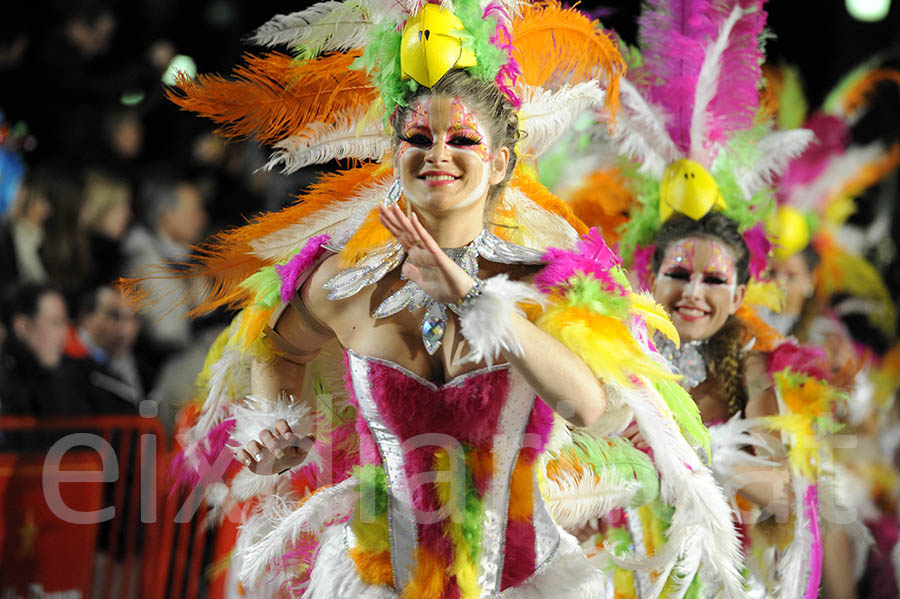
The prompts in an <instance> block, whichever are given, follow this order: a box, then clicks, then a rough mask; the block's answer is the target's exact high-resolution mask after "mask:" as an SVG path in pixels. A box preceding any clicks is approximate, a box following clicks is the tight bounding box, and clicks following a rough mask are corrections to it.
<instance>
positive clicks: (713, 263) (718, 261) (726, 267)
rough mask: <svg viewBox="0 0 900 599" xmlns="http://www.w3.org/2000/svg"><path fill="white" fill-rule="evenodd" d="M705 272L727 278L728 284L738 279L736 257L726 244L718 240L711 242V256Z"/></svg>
mask: <svg viewBox="0 0 900 599" xmlns="http://www.w3.org/2000/svg"><path fill="white" fill-rule="evenodd" d="M705 274H716V275H719V276H721V277H723V278H724V279H725V282H726V283H728V284H731V283H734V282H735V281H737V268H736V266H735V263H734V257H733V256H732V255H731V252H730V251H728V248H726V247H725V246H724V245H722V244H721V243H719V242H717V241H712V242H710V257H709V262H708V263H707V265H706V270H705Z"/></svg>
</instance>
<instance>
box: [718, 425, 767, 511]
mask: <svg viewBox="0 0 900 599" xmlns="http://www.w3.org/2000/svg"><path fill="white" fill-rule="evenodd" d="M757 424H758V423H757V422H756V421H755V420H753V419H748V418H741V415H740V414H735V415H734V416H733V417H732V418H731V420H729V421H728V422H726V423H724V424H716V425H713V426H710V427H709V436H710V444H709V445H710V454H711V459H710V468H711V470H712V472H713V475H714V476H715V477H716V481H717V482H718V483H719V484H720V485H721V486H722V488H723V489H724V491H725V495H726V496H727V497H732V496H733V495H734V494H735V493H736V492H737V490H738V489H739V488H741V487H742V486H743V484H744V481H743V480H742V479H741V477H740V476H738V475H735V471H736V470H735V469H736V468H739V467H741V466H778V465H779V463H778V462H775V461H772V460H767V459H766V458H764V457H762V456H761V455H752V454H750V453H748V452H747V451H745V450H744V448H745V447H747V446H750V447H753V448H755V449H756V450H757V452H758V453H759V454H763V455H765V454H769V455H771V453H772V452H771V448H770V447H769V446H768V444H767V443H766V441H765V440H764V439H763V438H762V437H760V436H759V435H756V434H754V433H753V432H752V431H751V430H750V429H752V428H753V427H754V426H756V425H757Z"/></svg>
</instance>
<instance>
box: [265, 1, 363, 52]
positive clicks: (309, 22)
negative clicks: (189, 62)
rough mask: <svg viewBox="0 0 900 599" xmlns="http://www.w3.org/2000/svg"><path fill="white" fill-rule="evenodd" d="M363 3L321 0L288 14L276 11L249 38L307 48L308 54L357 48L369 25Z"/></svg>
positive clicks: (273, 43) (271, 43) (277, 44)
mask: <svg viewBox="0 0 900 599" xmlns="http://www.w3.org/2000/svg"><path fill="white" fill-rule="evenodd" d="M371 24H372V23H371V20H370V19H369V18H368V17H367V16H366V14H365V12H364V11H363V9H362V5H361V4H359V3H356V2H320V3H318V4H314V5H312V6H310V7H309V8H307V9H305V10H301V11H298V12H293V13H291V14H289V15H277V16H275V17H273V18H272V19H271V20H269V21H268V22H267V23H266V24H265V25H263V26H262V27H260V28H259V29H257V30H256V31H255V32H253V35H252V36H251V37H250V42H251V43H253V44H257V45H259V46H269V47H272V46H281V45H285V46H289V47H291V48H296V47H303V48H309V50H310V54H311V55H317V54H319V53H321V52H328V51H334V50H349V49H351V48H360V47H362V46H364V45H365V44H366V39H367V36H368V32H369V27H370V26H371Z"/></svg>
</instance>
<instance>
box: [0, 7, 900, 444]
mask: <svg viewBox="0 0 900 599" xmlns="http://www.w3.org/2000/svg"><path fill="white" fill-rule="evenodd" d="M802 4H807V3H802V2H801V3H796V2H790V3H784V2H772V3H771V6H770V8H769V10H770V12H771V18H770V23H771V24H772V28H773V30H774V38H773V39H774V41H773V42H772V47H771V48H770V49H769V50H770V51H769V55H770V57H772V56H774V57H778V56H781V57H782V58H783V59H784V60H788V61H791V62H794V63H796V64H798V65H799V67H800V70H801V72H802V73H803V74H804V75H807V74H808V75H809V79H808V83H807V88H808V90H809V93H810V97H811V103H812V104H813V105H815V103H816V100H817V99H820V98H821V96H822V95H823V94H824V93H825V91H826V90H827V89H828V87H829V86H831V85H833V84H834V82H835V81H837V79H838V78H839V77H840V76H841V75H843V74H844V73H845V72H846V71H847V70H849V69H850V68H851V67H852V66H854V64H856V63H858V62H860V61H861V60H863V59H865V58H867V57H868V56H870V55H871V54H872V53H874V52H876V51H878V50H881V49H882V47H880V46H878V44H885V43H890V34H889V32H890V31H891V23H894V22H896V20H897V19H893V20H891V19H888V20H887V22H886V23H883V24H880V25H873V26H871V27H875V28H876V29H875V30H873V29H871V28H870V29H868V30H867V31H869V32H871V31H878V32H881V33H880V34H879V35H868V34H867V35H864V36H862V37H860V38H859V39H858V40H857V41H853V40H854V39H855V38H853V37H852V36H854V35H857V33H858V32H857V31H856V30H854V29H852V28H850V29H848V27H849V26H847V25H846V23H845V21H840V22H838V21H835V22H834V24H835V27H836V29H835V32H837V33H835V32H832V33H831V34H829V35H830V36H831V39H833V40H834V42H835V43H834V44H832V45H824V44H822V43H821V41H817V40H816V38H815V37H814V36H815V33H816V32H815V31H814V30H810V29H804V28H802V27H801V26H800V23H799V22H798V21H797V20H796V19H797V18H798V15H802V14H804V13H803V11H804V10H806V9H804V8H803V7H802V6H800V5H802ZM814 4H818V3H814ZM840 4H843V3H835V6H836V7H837V11H836V12H834V14H840V15H842V16H841V17H840V18H841V19H847V17H846V15H845V14H844V13H843V12H841V11H843V7H842V6H838V5H840ZM297 8H298V5H297V3H296V2H284V1H280V2H265V3H250V2H238V1H237V0H205V1H198V2H188V3H178V2H175V1H174V0H156V1H152V2H127V3H126V2H116V1H114V0H55V1H52V2H41V3H32V4H30V5H28V4H26V5H22V6H19V7H18V9H17V10H16V11H7V12H6V14H5V15H4V18H3V19H2V20H0V112H2V117H0V147H2V148H3V154H2V155H0V160H2V161H3V163H2V166H0V170H2V171H3V172H5V173H6V174H7V176H6V179H7V180H6V182H5V183H4V182H3V181H0V297H2V304H0V305H2V311H0V314H2V319H0V323H2V327H0V341H2V342H3V350H2V351H3V360H2V369H0V410H2V413H4V414H31V415H85V414H98V413H120V414H134V413H137V412H138V410H139V408H140V406H141V402H142V401H144V400H146V399H151V400H154V401H156V406H155V408H154V409H152V410H149V411H148V412H147V413H148V414H149V413H158V416H159V417H160V418H161V419H162V421H163V423H164V424H165V426H166V428H167V429H168V430H169V431H171V430H172V426H173V420H174V414H175V412H176V410H177V405H178V404H179V403H180V402H183V401H185V400H186V399H188V398H189V396H190V394H191V385H192V381H193V378H194V376H195V375H196V372H197V371H198V370H199V368H200V365H201V363H202V358H203V355H204V354H205V352H206V350H207V348H208V346H209V343H210V342H211V340H212V339H213V338H214V336H215V335H216V333H217V332H218V331H219V330H220V329H221V327H222V326H224V323H226V322H227V321H228V315H227V314H214V315H211V316H207V317H204V318H202V319H200V320H189V319H186V318H185V315H186V314H187V312H188V311H189V310H190V308H191V306H190V305H187V304H186V305H180V306H175V307H172V306H165V307H160V308H159V309H158V310H155V311H154V310H150V311H149V312H148V313H146V314H142V315H137V314H136V313H135V310H134V308H133V307H132V306H131V304H130V303H129V301H128V298H126V297H124V296H123V295H122V293H121V292H120V291H118V289H117V288H116V287H115V284H114V283H115V281H116V280H117V279H118V278H120V277H128V276H136V275H146V274H147V273H148V270H147V268H151V267H152V266H153V265H157V264H160V263H162V262H165V261H168V262H178V261H179V260H184V259H185V256H186V254H187V249H188V247H189V246H190V245H191V244H194V243H197V242H199V241H201V240H202V239H204V238H205V237H206V236H208V235H211V234H214V233H215V232H216V231H219V230H221V229H222V228H223V227H227V226H229V225H235V224H241V223H242V222H244V220H245V219H246V218H248V217H252V215H253V214H255V213H257V212H259V211H261V210H275V209H278V208H280V207H282V206H284V205H285V204H287V203H289V202H291V201H292V199H293V197H294V196H295V194H296V193H297V192H298V191H299V190H300V189H302V188H303V186H304V185H306V184H308V183H309V182H310V181H312V180H314V178H315V176H316V172H315V171H314V170H306V171H302V172H300V173H296V174H294V175H292V176H284V175H281V174H279V173H271V172H265V171H262V170H259V169H260V167H261V166H262V165H264V164H265V162H266V153H265V150H264V149H262V148H260V147H259V146H258V145H257V144H255V143H254V142H253V141H252V140H250V141H246V142H240V143H227V144H226V143H225V142H224V141H223V140H221V139H220V138H218V137H216V136H215V135H214V133H213V131H212V127H211V126H210V125H209V124H208V123H206V122H204V121H202V120H201V119H198V118H196V117H193V116H191V115H188V114H185V113H181V112H179V111H178V110H177V108H176V107H175V106H174V105H173V104H172V103H171V102H169V101H168V100H167V99H166V98H165V89H166V84H172V83H174V81H175V78H174V77H175V76H174V72H175V71H176V70H181V71H183V72H185V73H186V74H187V75H188V76H190V75H192V74H193V73H195V72H196V71H198V70H199V71H200V72H206V73H209V72H220V73H226V72H227V71H228V70H229V69H230V66H231V65H233V64H236V63H238V62H239V58H240V54H241V53H242V52H243V51H245V50H247V49H249V48H247V46H245V45H242V43H241V40H242V38H246V35H247V34H248V33H249V32H251V31H252V30H253V29H254V28H255V27H257V26H259V25H261V24H262V23H264V22H265V21H266V20H267V19H268V18H269V17H271V16H272V15H273V14H276V13H279V12H282V13H284V12H290V11H292V10H297ZM585 8H589V9H590V8H592V7H587V6H586V7H585ZM808 8H809V7H807V9H808ZM895 9H896V7H895ZM596 10H597V16H600V17H602V18H603V19H604V23H606V24H608V25H609V26H610V27H612V28H615V29H616V30H617V31H619V32H620V33H621V34H622V35H623V36H628V35H629V32H630V31H634V23H635V15H636V14H637V11H638V10H639V3H638V2H618V3H615V2H613V3H607V4H604V7H603V8H597V9H596ZM821 12H822V15H821V16H823V17H824V18H826V19H827V18H831V17H830V15H831V14H832V13H831V12H828V11H825V10H823V11H821ZM894 12H897V11H896V10H895V11H894ZM833 18H834V19H837V18H838V17H833ZM846 22H847V23H849V22H850V21H846ZM853 27H857V25H853ZM885 32H888V33H887V35H884V34H885ZM625 41H626V42H633V40H628V39H626V40H625ZM894 42H895V43H896V40H894ZM851 46H852V47H853V52H847V51H846V49H847V48H848V47H851ZM842 48H843V49H842ZM891 60H895V58H894V59H892V58H891V57H890V56H888V57H887V63H890V62H891ZM888 93H890V92H888ZM817 96H818V98H817ZM879 102H881V104H882V105H883V106H885V107H887V108H883V109H879V105H880V104H879ZM873 106H874V108H873V109H872V110H870V111H869V113H868V115H867V117H866V119H864V120H863V121H862V122H860V123H858V124H857V126H856V127H855V128H854V136H855V137H858V138H860V141H862V142H864V141H866V139H865V138H866V137H867V136H868V137H870V138H874V137H875V136H878V137H880V138H882V139H891V138H893V139H900V119H896V118H894V119H893V120H891V119H887V120H886V119H885V118H884V114H885V113H884V110H888V111H890V110H893V111H894V112H893V113H892V114H896V111H897V106H898V104H897V98H895V97H890V98H884V99H883V101H882V100H879V99H876V100H875V101H874V102H873ZM891 127H894V128H896V129H898V130H897V131H894V132H892V131H890V128H891ZM9 173H13V174H15V175H18V176H16V177H10V176H9ZM13 178H14V179H15V180H16V183H17V185H16V188H17V189H15V190H11V188H10V187H9V184H10V181H11V179H13ZM4 185H5V186H4ZM4 189H5V190H6V192H5V193H4V191H3V190H4ZM896 189H897V182H896V175H894V176H893V177H891V178H888V179H887V180H886V182H885V183H884V184H883V185H882V186H880V187H878V188H875V189H873V190H871V192H869V193H870V198H869V200H867V198H865V197H864V198H861V199H860V200H858V205H860V206H861V207H862V210H860V213H859V214H857V215H854V217H852V218H854V219H857V220H858V221H859V224H860V227H861V230H864V231H865V230H868V229H867V227H869V225H870V224H871V223H873V222H875V221H876V220H878V218H881V220H882V221H884V219H885V218H887V219H888V220H887V223H886V224H884V223H883V226H882V227H881V229H879V231H880V232H881V233H880V237H879V238H878V239H876V240H874V242H873V243H872V244H870V246H869V247H868V248H867V251H868V253H869V258H870V259H871V260H872V261H873V263H874V264H876V266H878V267H879V268H880V269H881V271H882V272H883V274H884V275H885V278H886V280H887V281H888V282H889V285H890V286H891V288H892V292H893V293H894V295H895V297H896V295H897V291H898V284H900V283H898V282H900V269H898V261H897V256H896V249H895V247H894V245H893V242H892V239H894V238H896V232H897V228H898V223H897V217H896V211H893V212H891V213H888V214H886V215H885V214H884V213H883V210H881V208H879V207H880V206H884V205H885V203H887V205H889V206H892V205H893V203H894V201H895V200H896ZM892 193H893V194H894V195H893V199H892V198H891V194H892ZM880 210H881V212H879V211H880ZM851 224H852V220H851ZM885 233H889V234H885ZM178 284H179V283H178V282H177V281H171V280H169V281H161V280H160V281H156V282H151V285H159V286H165V285H178ZM156 291H163V292H164V287H163V288H161V289H158V290H156ZM884 343H885V347H884V348H883V349H886V343H887V340H885V342H884Z"/></svg>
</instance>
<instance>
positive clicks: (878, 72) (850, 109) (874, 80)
mask: <svg viewBox="0 0 900 599" xmlns="http://www.w3.org/2000/svg"><path fill="white" fill-rule="evenodd" d="M883 81H893V82H894V83H896V84H897V85H898V86H900V71H897V70H895V69H887V68H884V69H873V70H872V71H870V72H869V73H866V74H865V76H863V77H862V78H861V79H860V80H859V81H857V82H856V84H855V85H854V86H853V87H852V88H850V89H849V90H847V93H846V95H845V96H844V98H843V102H842V104H843V109H844V114H854V113H855V112H856V111H857V110H859V109H860V108H862V107H863V106H865V105H866V103H867V102H868V101H869V95H870V94H871V93H872V91H873V90H874V89H875V86H877V85H878V84H879V83H881V82H883Z"/></svg>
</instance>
